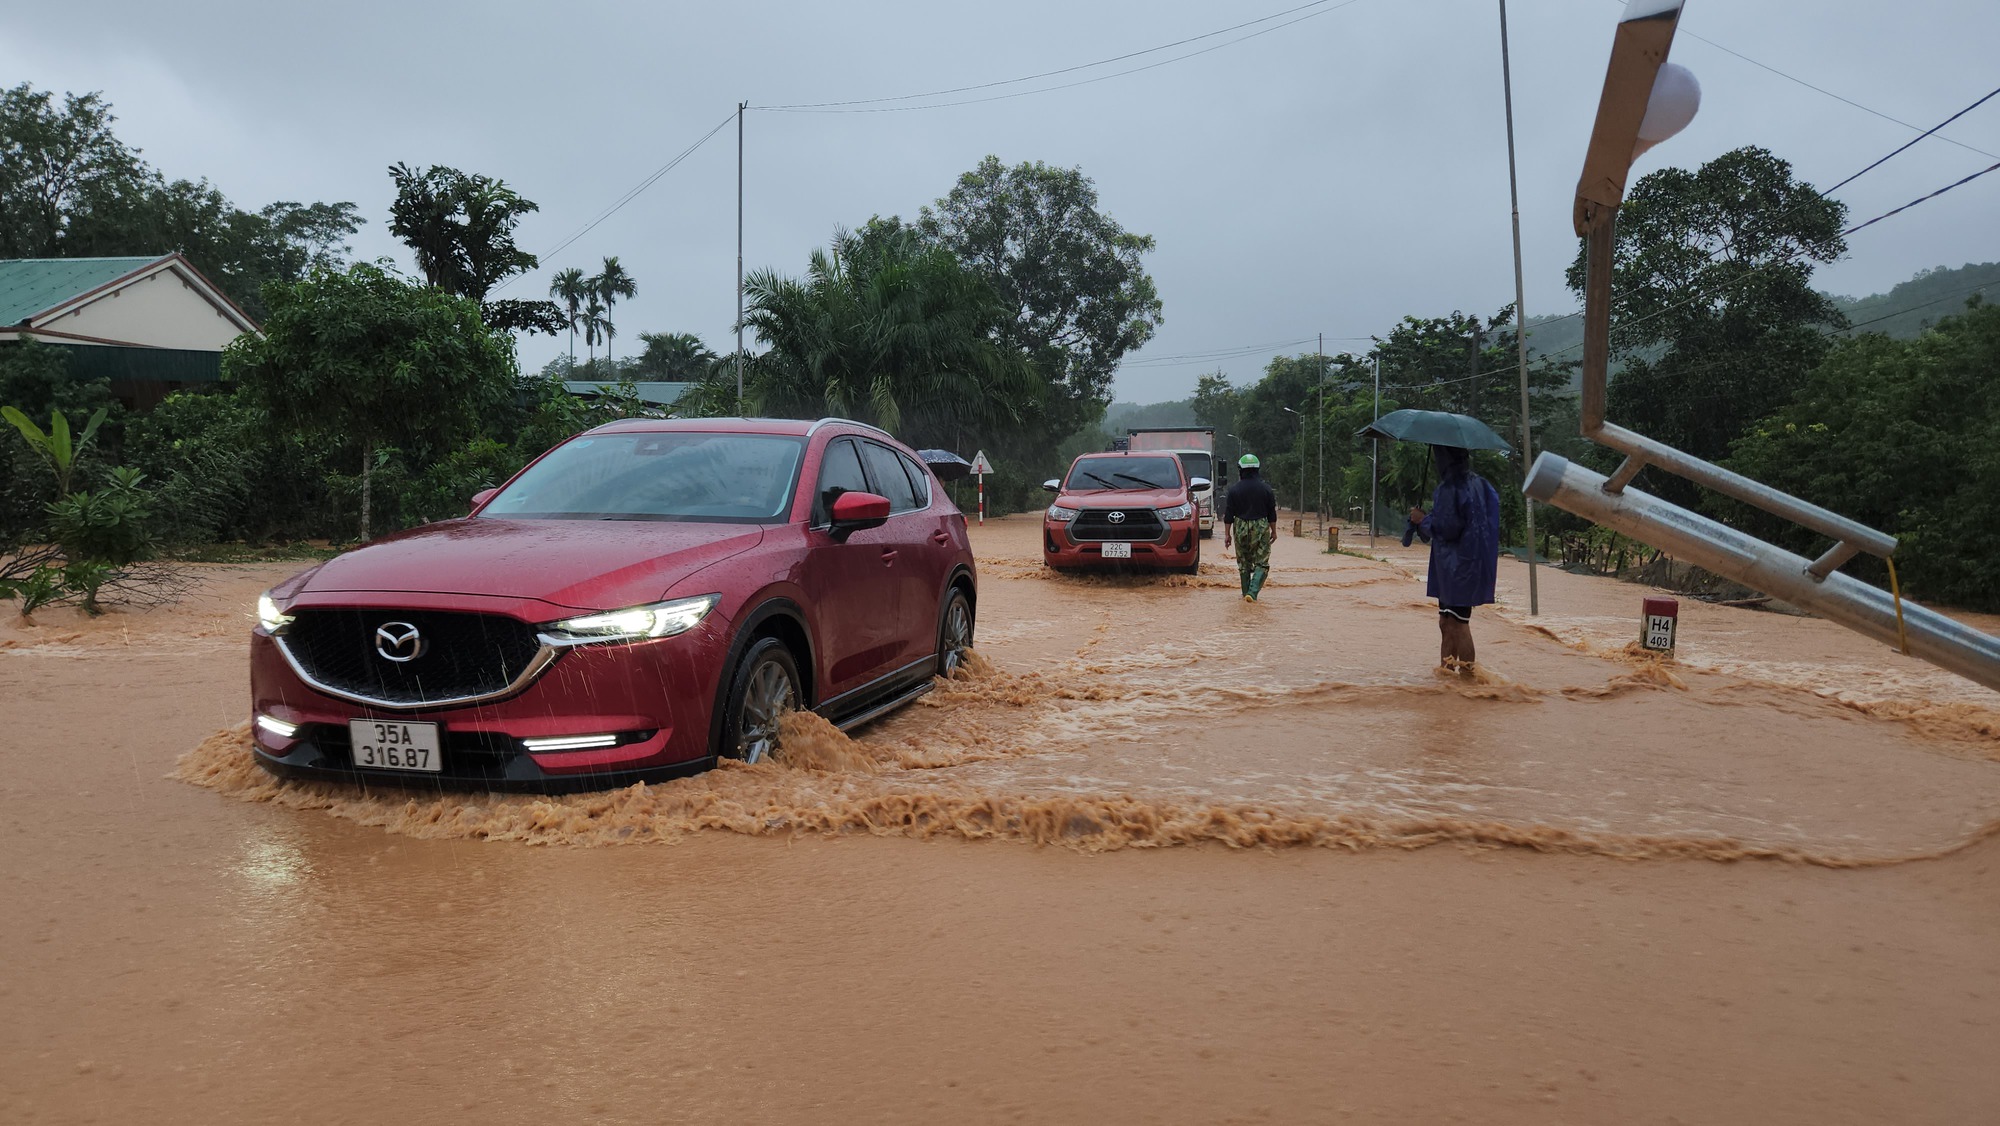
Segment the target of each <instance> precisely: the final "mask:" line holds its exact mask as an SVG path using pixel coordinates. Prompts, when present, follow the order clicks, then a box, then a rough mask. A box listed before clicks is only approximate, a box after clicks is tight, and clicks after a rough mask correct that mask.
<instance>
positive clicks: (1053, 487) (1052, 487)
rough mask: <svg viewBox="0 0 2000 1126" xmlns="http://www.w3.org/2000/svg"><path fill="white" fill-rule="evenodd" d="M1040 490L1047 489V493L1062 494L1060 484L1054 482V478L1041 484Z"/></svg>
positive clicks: (1056, 481) (1059, 482)
mask: <svg viewBox="0 0 2000 1126" xmlns="http://www.w3.org/2000/svg"><path fill="white" fill-rule="evenodd" d="M1042 488H1044V489H1047V490H1048V491H1049V492H1052V493H1059V492H1062V482H1061V481H1058V480H1056V479H1055V478H1054V477H1051V478H1049V479H1048V480H1046V481H1043V482H1042Z"/></svg>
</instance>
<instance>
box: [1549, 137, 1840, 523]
mask: <svg viewBox="0 0 2000 1126" xmlns="http://www.w3.org/2000/svg"><path fill="white" fill-rule="evenodd" d="M1845 217H1846V206H1845V205H1844V204H1841V203H1839V202H1837V201H1835V200H1831V199H1828V198H1826V197H1825V196H1823V195H1821V194H1820V193H1819V192H1818V191H1816V190H1815V189H1814V188H1813V187H1812V185H1810V184H1806V183H1804V182H1802V181H1800V180H1798V179H1796V178H1794V177H1793V175H1792V169H1791V165H1790V164H1788V163H1786V162H1785V161H1783V160H1780V159H1779V158H1777V157H1776V156H1773V155H1772V154H1771V153H1770V152H1768V151H1766V150H1764V149H1760V148H1754V147H1752V148H1741V149H1736V150H1734V151H1733V152H1727V153H1724V154H1723V155H1721V156H1719V157H1716V158H1715V159H1714V160H1711V161H1709V162H1708V163H1707V164H1705V165H1703V166H1702V167H1701V168H1700V169H1699V170H1697V171H1694V172H1689V171H1686V170H1685V169H1679V168H1666V169H1661V170H1660V171H1658V172H1653V173H1649V174H1648V175H1646V176H1645V177H1643V178H1641V179H1640V180H1639V182H1638V184H1636V185H1635V186H1634V187H1633V189H1632V191H1631V193H1630V194H1629V195H1628V196H1627V197H1626V200H1625V203H1624V205H1623V206H1622V207H1621V208H1620V209H1619V212H1618V234H1617V242H1616V247H1615V250H1614V261H1613V278H1612V310H1611V315H1612V322H1613V326H1614V328H1613V334H1612V341H1613V345H1614V347H1616V348H1617V349H1619V350H1620V355H1621V356H1622V358H1623V365H1624V366H1623V368H1622V370H1621V371H1620V372H1619V374H1618V375H1617V376H1616V377H1615V378H1614V379H1613V380H1612V381H1611V387H1610V393H1609V403H1608V405H1607V409H1608V412H1609V414H1610V416H1611V418H1612V420H1613V421H1622V422H1623V423H1624V424H1625V425H1628V426H1634V427H1635V428H1637V429H1640V430H1641V431H1643V432H1644V433H1645V434H1647V435H1648V436H1649V437H1653V438H1657V439H1659V440H1660V441H1663V442H1666V443H1667V444H1669V445H1672V446H1675V447H1677V448H1679V449H1682V450H1685V451H1686V452H1688V453H1691V454H1694V455H1695V456H1697V457H1701V458H1707V459H1709V460H1719V459H1721V458H1723V457H1725V456H1727V455H1728V453H1729V443H1730V442H1731V441H1732V440H1733V439H1734V438H1735V437H1736V436H1737V435H1739V434H1742V433H1743V432H1744V431H1745V430H1747V429H1748V428H1749V427H1750V425H1751V424H1752V423H1754V422H1756V421H1757V420H1758V419H1760V418H1763V417H1764V416H1766V415H1768V414H1770V413H1771V412H1772V411H1774V410H1776V409H1778V408H1779V407H1781V406H1783V405H1784V404H1785V403H1786V402H1787V401H1788V400H1789V399H1790V398H1791V396H1792V394H1793V393H1794V392H1796V391H1797V390H1798V389H1799V387H1800V386H1801V385H1802V384H1803V383H1804V381H1805V378H1806V375H1807V373H1808V372H1810V371H1811V370H1812V369H1813V367H1814V365H1816V364H1817V363H1818V362H1819V360H1820V358H1821V357H1822V356H1824V355H1825V354H1826V350H1827V348H1828V347H1829V346H1830V340H1829V330H1831V329H1835V328H1839V327H1841V326H1842V325H1843V324H1844V323H1845V321H1844V320H1843V318H1842V317H1841V315H1840V311H1839V310H1838V309H1837V308H1836V307H1835V306H1834V304H1833V302H1832V300H1831V299H1830V298H1828V297H1826V296H1825V295H1824V294H1821V293H1818V292H1815V291H1814V290H1813V288H1812V285H1811V282H1812V273H1813V270H1814V268H1815V266H1816V265H1817V264H1819V263H1826V262H1831V261H1833V260H1834V259H1835V258H1838V257H1839V256H1840V255H1841V254H1843V253H1845V251H1846V242H1845V241H1844V240H1843V239H1842V237H1841V233H1840V231H1841V226H1842V223H1843V222H1844V221H1845ZM1583 278H1584V256H1583V253H1582V251H1581V250H1579V252H1578V255H1577V258H1576V261H1575V262H1574V263H1573V264H1572V265H1571V266H1570V269H1569V284H1570V288H1571V289H1573V290H1576V291H1577V292H1578V293H1579V294H1580V293H1581V292H1582V288H1583ZM1653 487H1654V488H1656V489H1658V491H1659V492H1660V493H1661V494H1662V495H1664V496H1666V497H1667V498H1668V499H1670V500H1674V501H1676V502H1677V503H1682V504H1691V503H1694V499H1693V487H1692V486H1690V485H1688V484H1687V483H1686V482H1684V481H1681V480H1680V479H1679V478H1668V479H1664V480H1660V481H1656V482H1654V484H1653Z"/></svg>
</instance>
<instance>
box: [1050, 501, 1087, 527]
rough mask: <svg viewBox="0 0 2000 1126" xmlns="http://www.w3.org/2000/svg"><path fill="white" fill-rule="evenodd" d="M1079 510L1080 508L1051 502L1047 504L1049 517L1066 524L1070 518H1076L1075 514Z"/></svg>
mask: <svg viewBox="0 0 2000 1126" xmlns="http://www.w3.org/2000/svg"><path fill="white" fill-rule="evenodd" d="M1079 511H1081V510H1080V509H1075V508H1064V507H1063V506H1062V505H1060V504H1052V505H1050V506H1049V519H1051V520H1055V521H1059V522H1061V523H1064V524H1067V523H1069V522H1070V521H1071V520H1074V519H1076V514H1077V513H1078V512H1079Z"/></svg>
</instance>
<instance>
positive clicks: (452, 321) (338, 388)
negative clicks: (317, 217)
mask: <svg viewBox="0 0 2000 1126" xmlns="http://www.w3.org/2000/svg"><path fill="white" fill-rule="evenodd" d="M264 298H265V301H266V303H267V304H268V305H269V306H270V309H271V312H270V316H269V318H268V319H267V320H266V321H265V323H264V332H263V334H262V335H261V336H260V335H256V334H245V335H244V336H241V337H238V338H237V340H236V342H235V343H233V344H231V345H230V346H229V348H228V350H227V351H225V352H224V353H223V359H222V363H223V374H224V376H225V378H227V379H230V380H234V381H235V382H236V383H237V384H238V385H239V386H241V387H242V388H243V390H244V392H245V393H246V394H247V395H249V396H250V397H251V399H252V400H253V401H254V402H255V403H256V404H257V405H258V406H259V407H261V408H262V409H263V410H264V411H265V412H266V413H267V414H268V415H269V416H270V418H271V420H272V421H273V422H274V423H276V424H277V425H278V426H280V427H282V428H283V429H285V430H287V431H289V432H291V433H295V434H299V435H302V436H305V437H307V438H309V439H312V440H315V441H319V442H322V443H325V444H327V445H339V446H344V447H348V448H350V449H355V450H358V452H359V454H360V469H361V479H362V507H361V536H362V538H363V539H366V538H367V537H368V533H369V516H370V512H369V507H370V504H369V497H370V491H369V485H370V482H371V480H372V475H373V472H374V470H375V468H376V455H377V452H378V450H380V449H381V448H382V447H384V446H405V445H425V444H431V445H439V444H442V445H447V446H448V445H450V444H451V443H452V442H454V441H455V440H456V439H457V438H459V437H461V436H464V435H467V434H470V433H472V432H473V431H474V430H475V429H476V428H477V426H478V423H479V422H480V420H481V418H482V417H483V416H484V415H485V414H487V413H489V412H493V411H496V410H498V409H499V408H500V407H501V406H503V405H505V404H507V402H508V400H509V398H510V396H511V394H512V391H513V378H514V356H513V346H512V342H511V341H509V340H508V339H507V338H506V337H504V336H502V335H499V334H497V333H496V332H494V331H493V330H491V329H489V328H488V327H487V326H486V324H485V323H484V322H483V321H482V320H481V318H480V312H479V306H478V304H477V303H476V302H474V301H473V300H471V299H470V298H465V297H458V296H454V295H452V294H449V293H446V292H444V291H443V290H441V289H436V288H431V287H427V286H421V285H413V284H411V283H410V282H408V281H405V280H404V279H402V278H400V277H397V276H396V275H394V274H392V273H389V272H388V271H386V270H383V269H381V268H380V267H377V266H372V265H367V264H359V265H355V266H352V267H349V268H348V269H347V270H346V271H344V272H335V271H321V272H319V273H315V274H313V275H312V276H311V277H309V278H307V279H306V280H304V281H300V282H291V283H283V282H273V283H271V284H270V285H268V286H266V287H265V293H264Z"/></svg>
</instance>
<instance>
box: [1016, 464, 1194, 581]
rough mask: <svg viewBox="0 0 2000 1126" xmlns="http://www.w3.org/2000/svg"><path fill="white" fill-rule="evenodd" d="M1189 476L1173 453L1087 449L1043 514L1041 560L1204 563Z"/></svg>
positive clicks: (1078, 564) (1189, 567) (1186, 568)
mask: <svg viewBox="0 0 2000 1126" xmlns="http://www.w3.org/2000/svg"><path fill="white" fill-rule="evenodd" d="M1207 485H1208V481H1207V480H1205V479H1203V478H1200V477H1196V478H1193V479H1189V477H1188V476H1187V474H1186V472H1185V471H1184V470H1182V468H1181V462H1180V459H1179V458H1176V457H1174V456H1173V455H1172V454H1159V453H1132V452H1130V451H1125V450H1118V451H1114V452H1111V453H1101V454H1084V455H1083V456H1082V457H1079V458H1077V459H1076V461H1075V462H1073V463H1072V464H1071V465H1070V467H1069V475H1068V476H1067V477H1065V478H1063V479H1062V480H1060V481H1045V482H1043V484H1042V487H1043V488H1044V489H1047V490H1048V491H1050V492H1052V493H1054V494H1056V500H1055V503H1054V504H1051V505H1050V506H1049V510H1048V512H1047V513H1045V514H1044V515H1043V517H1042V561H1043V562H1044V563H1047V564H1048V565H1049V566H1050V567H1053V568H1055V569H1056V570H1058V571H1068V570H1073V569H1077V568H1084V567H1127V566H1130V567H1157V568H1169V567H1170V568H1173V569H1174V570H1177V571H1181V572H1183V573H1185V574H1189V575H1192V574H1194V573H1195V572H1197V571H1199V570H1200V569H1201V529H1200V527H1199V524H1200V513H1199V511H1198V510H1197V508H1196V505H1195V499H1194V492H1195V490H1197V489H1201V488H1204V487H1206V486H1207Z"/></svg>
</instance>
